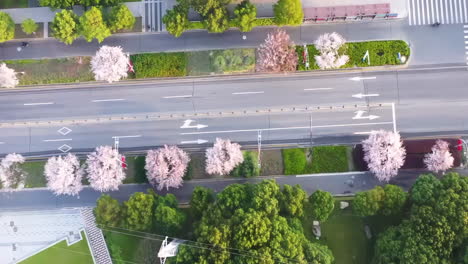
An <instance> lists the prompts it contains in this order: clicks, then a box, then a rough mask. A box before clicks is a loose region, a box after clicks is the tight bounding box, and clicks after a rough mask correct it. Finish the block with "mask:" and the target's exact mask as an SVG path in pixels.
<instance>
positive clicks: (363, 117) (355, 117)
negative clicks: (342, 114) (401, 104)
mask: <svg viewBox="0 0 468 264" xmlns="http://www.w3.org/2000/svg"><path fill="white" fill-rule="evenodd" d="M366 112H367V111H363V110H358V111H356V112H354V113H355V114H356V115H355V116H354V117H353V119H369V120H373V119H376V118H379V116H376V115H368V116H362V115H363V114H364V113H366Z"/></svg>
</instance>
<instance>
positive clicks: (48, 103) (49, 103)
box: [23, 102, 54, 106]
mask: <svg viewBox="0 0 468 264" xmlns="http://www.w3.org/2000/svg"><path fill="white" fill-rule="evenodd" d="M51 104H54V102H47V103H27V104H23V105H25V106H29V105H51Z"/></svg>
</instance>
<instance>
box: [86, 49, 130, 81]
mask: <svg viewBox="0 0 468 264" xmlns="http://www.w3.org/2000/svg"><path fill="white" fill-rule="evenodd" d="M129 61H130V59H129V57H128V54H127V53H124V52H123V50H122V48H121V47H110V46H102V47H101V48H100V49H99V50H98V51H97V52H96V55H94V57H93V58H92V59H91V70H92V71H93V73H94V78H95V79H96V80H97V81H107V82H109V83H111V82H116V81H119V80H120V79H122V78H125V77H127V72H128V65H129Z"/></svg>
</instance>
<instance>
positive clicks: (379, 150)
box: [362, 130, 454, 182]
mask: <svg viewBox="0 0 468 264" xmlns="http://www.w3.org/2000/svg"><path fill="white" fill-rule="evenodd" d="M362 147H363V150H364V161H366V162H367V166H368V168H369V170H370V171H371V172H372V173H374V174H375V176H376V177H377V179H378V180H379V181H385V182H388V181H389V180H390V179H391V178H392V177H394V176H396V175H397V173H398V169H400V168H401V167H402V166H403V164H404V163H405V158H406V150H405V148H404V147H403V144H402V141H401V138H400V134H399V133H394V132H391V131H385V130H379V131H373V132H372V133H371V134H370V135H369V138H367V139H366V140H364V141H363V142H362ZM453 162H454V158H453V156H452V154H451V153H450V151H449V144H448V142H446V141H443V140H437V141H436V143H435V145H434V146H433V147H432V151H431V152H430V153H427V154H426V155H425V157H424V164H425V165H426V168H427V169H428V170H430V171H433V172H436V173H438V172H442V173H444V172H445V171H446V170H448V169H450V168H451V167H452V166H453Z"/></svg>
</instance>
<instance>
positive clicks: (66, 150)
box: [58, 144, 72, 153]
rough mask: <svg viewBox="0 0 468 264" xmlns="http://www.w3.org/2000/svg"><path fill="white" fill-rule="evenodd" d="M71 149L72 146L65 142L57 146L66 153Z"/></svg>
mask: <svg viewBox="0 0 468 264" xmlns="http://www.w3.org/2000/svg"><path fill="white" fill-rule="evenodd" d="M71 149H72V147H70V146H68V145H67V144H63V145H62V146H60V147H59V148H58V150H60V151H62V152H63V153H66V152H68V151H70V150H71Z"/></svg>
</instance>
